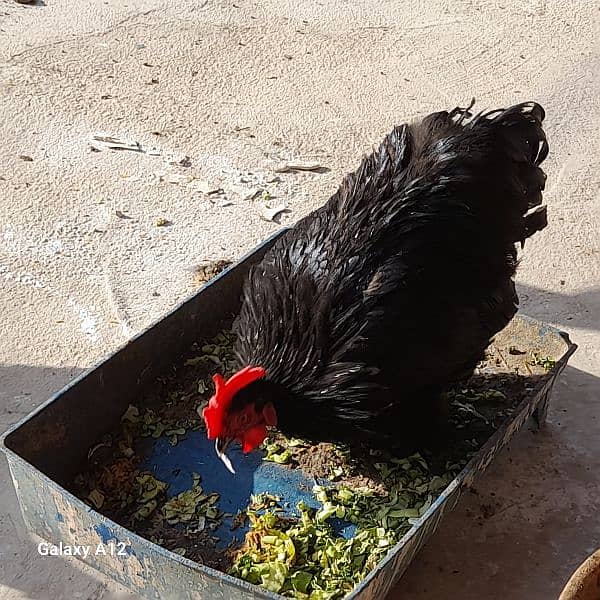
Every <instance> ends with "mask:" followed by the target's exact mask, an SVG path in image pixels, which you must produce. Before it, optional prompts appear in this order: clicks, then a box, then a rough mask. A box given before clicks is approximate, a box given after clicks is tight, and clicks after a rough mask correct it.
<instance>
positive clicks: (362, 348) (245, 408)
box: [205, 103, 548, 450]
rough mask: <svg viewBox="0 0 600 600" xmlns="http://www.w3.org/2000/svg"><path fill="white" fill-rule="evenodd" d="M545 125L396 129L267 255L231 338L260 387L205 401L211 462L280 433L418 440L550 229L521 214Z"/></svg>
mask: <svg viewBox="0 0 600 600" xmlns="http://www.w3.org/2000/svg"><path fill="white" fill-rule="evenodd" d="M543 119H544V110H543V109H542V107H541V106H540V105H539V104H535V103H524V104H519V105H516V106H513V107H512V108H509V109H507V110H494V111H491V112H487V113H482V114H479V115H477V116H472V115H471V113H470V112H469V110H468V109H459V108H457V109H455V110H453V111H451V112H438V113H434V114H431V115H429V116H428V117H426V118H424V119H423V120H422V121H420V122H418V123H415V124H412V125H402V126H399V127H396V128H395V129H394V130H393V131H392V132H391V133H390V134H389V135H388V136H387V137H386V138H385V140H384V141H383V143H382V144H381V145H380V146H379V148H378V149H377V150H376V151H375V152H374V153H373V154H371V155H370V156H368V157H366V158H365V159H364V160H363V162H362V164H361V165H360V167H359V168H358V170H357V171H356V172H355V173H352V174H350V175H348V176H346V177H345V179H344V180H343V182H342V184H341V186H340V188H339V190H338V191H337V193H336V194H335V195H334V196H333V197H332V198H331V199H330V200H329V201H328V202H327V203H326V204H325V205H324V206H323V207H322V208H320V209H318V210H316V211H314V212H313V213H311V214H309V215H308V216H306V217H305V218H304V219H302V220H301V221H299V222H298V223H297V224H296V226H295V227H294V228H293V229H291V230H290V231H288V232H287V233H286V234H285V235H283V236H282V237H281V238H280V239H279V240H278V241H277V243H276V244H275V245H274V246H273V248H272V249H271V250H270V251H269V252H268V253H267V255H266V256H265V258H264V259H263V260H262V262H261V263H260V264H258V265H257V266H255V267H254V268H253V269H252V270H251V273H250V274H249V277H248V279H247V281H246V283H245V286H244V291H243V303H242V307H241V312H240V314H239V317H238V319H237V321H236V323H235V327H234V329H235V332H236V333H237V336H238V341H237V345H236V347H235V350H236V354H237V357H238V359H239V363H240V367H244V366H246V365H252V366H258V367H262V368H263V369H264V372H263V371H257V372H256V373H257V374H255V375H254V376H250V377H249V378H247V379H246V380H244V381H242V382H241V383H240V381H238V384H237V385H234V388H235V389H231V390H230V393H229V396H228V397H227V398H225V399H224V400H223V399H222V398H223V395H222V394H221V396H220V395H219V393H217V394H216V395H215V396H214V397H213V398H212V399H211V405H210V406H211V407H212V408H211V409H209V411H208V413H207V414H205V418H206V420H207V424H208V429H209V437H211V438H220V439H218V442H217V446H218V449H222V448H223V447H224V446H225V445H226V442H227V441H229V440H231V439H238V440H240V441H242V442H243V443H244V447H245V450H249V449H251V448H252V447H255V446H256V445H257V444H258V443H260V441H262V439H263V438H264V433H265V425H267V424H272V423H273V422H275V421H276V422H277V424H278V427H279V429H280V430H281V431H283V432H284V433H286V434H290V435H295V436H299V437H305V438H309V439H312V440H330V441H349V442H354V441H366V442H369V443H372V444H375V445H380V446H382V445H383V446H388V447H399V448H407V447H409V446H412V445H414V444H415V443H416V444H418V443H419V442H421V441H422V438H421V436H422V435H423V431H425V430H427V429H429V430H432V429H433V428H434V427H433V426H434V425H435V424H436V423H437V422H438V421H440V418H441V417H443V412H444V411H443V404H442V403H441V402H440V397H441V396H442V394H441V393H442V392H443V391H444V390H445V389H447V388H448V387H449V386H450V385H451V384H452V383H454V382H457V381H459V380H461V379H463V378H465V377H468V376H469V375H470V374H471V373H472V372H473V369H474V368H475V366H476V364H477V363H478V361H480V360H481V359H482V358H483V356H484V351H485V349H486V347H487V346H488V344H489V343H490V341H491V338H492V337H493V336H494V334H496V333H497V332H498V331H500V330H501V329H502V328H503V327H505V326H506V325H507V323H508V322H509V321H510V319H511V318H512V317H513V315H514V314H515V312H516V309H517V308H516V307H517V303H518V299H517V295H516V293H515V287H514V283H513V279H512V277H513V275H514V273H515V269H516V265H517V251H516V247H515V244H516V243H519V242H520V243H521V244H523V243H524V240H525V239H526V238H527V237H529V236H530V235H532V234H533V233H535V232H536V231H538V230H540V229H543V228H544V227H545V226H546V212H545V207H539V208H538V209H537V210H535V211H530V209H532V208H534V207H536V206H538V205H540V203H541V201H542V190H543V189H544V182H545V175H544V173H543V171H542V170H541V169H540V168H539V165H540V163H541V162H542V161H543V160H544V158H545V157H546V155H547V153H548V145H547V142H546V137H545V134H544V131H543V129H542V121H543ZM220 398H221V399H220ZM217 407H218V410H217ZM266 408H268V411H266ZM273 409H274V411H273ZM211 411H213V414H212V417H211ZM217 413H218V414H217ZM265 415H267V416H268V418H265Z"/></svg>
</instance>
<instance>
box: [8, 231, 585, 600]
mask: <svg viewBox="0 0 600 600" xmlns="http://www.w3.org/2000/svg"><path fill="white" fill-rule="evenodd" d="M288 230H289V228H282V229H280V230H278V231H277V232H275V233H274V234H273V235H271V236H269V237H268V238H266V239H265V240H264V241H263V242H262V243H261V244H259V245H258V246H256V247H254V248H252V249H251V250H250V251H249V252H247V253H245V254H244V255H243V256H242V257H240V258H239V259H238V260H237V261H236V262H235V263H233V264H232V265H230V266H229V267H228V268H227V269H224V270H223V271H222V272H221V273H220V274H219V275H217V276H216V277H215V278H214V279H212V280H211V281H209V282H207V283H206V284H205V285H203V286H202V287H201V288H199V289H198V290H196V291H194V292H192V293H191V294H189V295H188V296H187V297H186V298H185V299H184V300H182V301H181V302H180V303H179V304H178V305H177V306H176V307H174V308H173V309H172V310H171V311H169V312H168V313H166V314H164V315H162V316H160V317H159V318H157V319H156V320H154V321H153V322H152V323H151V324H150V325H149V326H148V327H146V328H145V329H144V330H143V331H141V332H139V333H137V334H136V335H135V336H133V337H132V338H130V339H129V340H127V341H126V342H124V343H123V344H122V345H120V346H119V347H117V348H116V349H115V350H114V351H113V352H111V354H110V355H108V356H107V357H105V358H103V359H101V360H100V361H98V362H97V363H96V364H94V365H93V366H91V367H90V368H88V369H86V370H85V371H84V372H83V373H81V374H80V375H79V376H77V377H76V378H74V379H73V380H72V381H70V382H69V383H68V384H67V385H66V386H64V387H63V388H61V389H60V390H59V391H58V392H56V393H54V394H53V395H52V396H51V397H50V398H49V399H48V400H47V401H45V402H43V403H42V404H41V405H40V406H38V407H37V408H36V409H34V410H33V411H32V412H31V413H29V414H28V415H27V416H25V417H24V418H22V419H20V420H19V421H17V423H15V424H14V425H12V426H11V427H10V428H9V429H8V430H7V431H5V432H4V433H3V434H2V435H0V451H2V452H3V453H4V454H6V455H7V459H8V461H9V464H10V463H11V462H12V461H14V462H17V463H20V464H22V465H28V466H29V467H31V468H33V469H34V470H35V471H36V472H37V469H36V468H35V466H34V465H32V464H31V463H29V462H28V461H26V460H24V459H23V458H22V457H21V456H19V455H18V454H17V453H16V452H14V451H13V450H11V449H10V448H9V447H8V446H7V445H6V439H7V438H8V437H9V436H10V435H11V434H12V433H13V432H14V431H16V430H17V429H19V428H20V427H21V426H22V425H23V424H24V423H26V422H28V421H29V420H31V419H32V418H33V417H35V416H36V415H37V414H38V413H40V412H41V411H43V410H44V409H45V408H46V407H47V406H48V405H50V404H52V403H53V402H54V401H55V400H56V399H57V398H58V397H60V396H61V395H62V394H63V393H64V392H65V391H66V390H68V389H69V388H71V387H72V386H74V385H75V384H77V383H78V382H79V381H81V380H82V379H84V378H85V377H87V376H88V375H89V374H90V373H91V372H92V371H94V370H95V369H97V368H99V367H101V366H102V365H103V364H104V363H106V362H107V361H109V360H110V359H111V357H112V356H113V355H114V354H116V353H118V352H120V351H121V350H123V349H124V348H126V347H127V346H128V345H129V344H131V343H133V342H134V341H135V340H137V339H138V338H140V337H141V336H143V335H145V334H146V332H147V331H148V330H150V329H152V328H153V327H154V326H155V325H156V324H157V323H159V322H160V321H162V320H163V319H165V318H166V317H168V316H169V315H171V314H173V313H175V312H177V311H178V310H179V309H180V308H181V307H182V306H183V305H185V304H186V303H188V302H190V301H192V300H193V298H194V297H195V296H196V295H197V294H199V293H200V292H201V291H202V290H204V289H205V288H206V287H208V286H210V285H212V284H214V283H215V282H216V281H217V280H218V279H220V278H222V277H225V276H227V274H228V273H229V271H231V270H232V269H234V268H235V267H236V266H237V265H238V264H240V263H242V262H244V261H246V260H248V259H250V258H252V256H253V255H254V253H255V252H256V251H257V250H259V249H260V248H262V247H264V246H265V245H268V244H270V243H272V242H273V241H274V240H275V239H277V238H279V237H280V236H281V235H283V234H284V233H285V232H286V231H288ZM517 318H524V319H525V320H527V321H529V322H531V323H536V324H539V325H544V327H545V328H546V329H547V330H548V331H551V332H553V333H554V334H557V335H559V336H560V337H561V338H562V339H563V340H564V341H565V343H566V344H567V350H566V351H565V353H564V354H563V355H562V356H561V358H560V359H559V360H558V361H557V363H556V365H555V366H554V368H553V375H552V377H551V378H550V379H548V380H547V381H546V382H542V383H539V384H538V385H537V386H536V387H535V388H534V390H532V392H531V394H530V396H529V399H525V400H523V402H521V404H520V405H519V407H518V409H517V411H515V415H516V416H515V417H513V418H512V419H510V420H507V421H506V422H505V423H504V424H503V425H502V426H501V427H500V429H498V430H497V431H496V432H495V433H494V435H492V436H491V437H490V438H489V439H488V441H487V442H486V443H485V444H484V445H483V446H482V448H480V450H479V451H478V452H477V453H476V454H475V455H474V456H473V457H472V458H471V460H470V461H469V462H468V463H467V465H466V466H465V467H464V468H463V469H462V471H461V472H460V473H459V474H458V475H457V476H456V478H455V479H454V480H453V481H451V482H450V484H449V485H448V486H447V487H446V488H445V489H444V490H443V491H442V493H441V494H440V495H439V496H438V498H437V499H436V501H435V502H434V503H433V504H432V506H431V507H430V508H429V510H428V511H427V512H426V513H425V515H424V516H423V517H422V518H421V519H420V522H419V523H418V524H417V525H414V526H413V527H412V528H411V529H410V530H409V531H408V532H407V533H406V534H405V535H404V536H403V537H402V538H401V539H400V540H399V541H398V543H397V544H396V545H395V546H394V547H393V548H392V549H391V550H390V551H389V552H388V554H387V555H386V556H385V557H384V558H383V559H382V560H381V561H380V562H379V563H378V564H377V565H376V566H375V568H374V569H373V570H372V571H371V572H370V573H369V575H368V576H367V577H366V578H365V579H364V580H363V581H362V582H361V583H360V584H359V585H358V586H356V587H355V588H354V590H353V591H352V592H351V593H350V594H348V595H346V596H345V600H358V599H359V598H360V597H361V596H363V598H364V597H369V591H370V590H369V587H370V586H371V585H372V584H373V582H374V580H375V578H377V577H378V576H379V575H381V574H382V572H384V571H386V570H387V569H388V567H389V566H390V564H391V563H392V561H394V560H395V559H397V558H398V556H399V554H400V552H401V551H402V549H403V548H405V547H406V546H407V544H408V543H409V542H411V540H412V539H413V538H414V537H415V536H416V535H418V534H419V532H421V531H424V530H425V528H426V527H427V526H428V525H433V526H430V527H427V529H429V530H428V531H427V532H426V534H425V536H424V537H422V538H421V539H420V540H419V541H418V546H417V548H416V550H415V553H416V552H418V551H419V550H420V548H421V547H422V545H423V544H424V542H425V541H426V540H427V539H428V538H429V537H430V536H431V535H433V533H434V532H435V530H436V529H437V524H433V520H434V518H435V517H437V516H440V515H441V514H443V513H444V512H446V510H448V509H450V510H451V509H452V508H454V506H455V505H456V503H457V502H458V500H459V498H460V496H461V495H462V492H463V491H464V490H465V489H467V488H468V487H470V485H471V483H472V482H473V480H474V478H475V476H477V475H478V474H479V473H482V472H483V471H484V470H485V468H486V466H487V464H489V462H490V461H491V460H493V458H494V456H495V455H496V453H497V451H498V450H500V449H501V448H502V447H503V446H505V445H506V444H507V443H508V442H509V441H510V439H511V438H512V437H513V436H514V435H515V434H516V433H517V432H518V431H519V430H520V429H521V428H522V426H523V425H524V423H525V421H526V419H527V417H528V416H531V414H533V413H534V412H535V410H536V408H537V406H538V405H539V404H540V403H541V402H542V397H543V395H544V391H546V393H549V392H550V391H551V390H552V387H553V385H554V381H555V380H556V378H557V377H558V375H560V373H561V372H562V371H563V370H564V368H565V367H566V365H567V362H568V359H569V357H570V356H571V355H572V354H573V353H574V352H575V350H576V349H577V344H575V343H573V342H572V341H571V340H570V337H569V335H568V334H567V333H566V332H564V331H561V330H559V329H557V328H555V327H552V326H550V325H546V324H545V323H542V322H541V321H538V320H537V319H533V318H531V317H528V316H526V315H519V316H518V317H517ZM525 413H527V415H526V416H525V418H523V417H524V415H525ZM520 419H523V420H522V422H521V423H520V425H519V427H517V428H514V429H513V430H512V431H511V427H512V426H513V424H514V423H515V422H517V421H519V420H520ZM486 455H487V456H486ZM484 457H485V458H486V460H485V461H483V460H482V459H484ZM483 462H485V463H486V464H485V465H484V466H483V467H481V464H482V463H483ZM38 474H39V476H40V477H42V478H43V480H45V482H46V484H47V485H49V486H50V487H51V488H54V489H56V490H57V491H59V492H60V493H61V495H63V496H64V497H65V498H66V499H67V500H69V501H70V502H71V503H72V504H73V505H74V506H76V507H77V508H78V509H79V510H83V511H85V512H88V513H90V512H91V513H92V514H93V515H95V516H97V517H98V518H99V519H105V521H106V522H108V523H109V524H110V526H111V527H114V528H115V529H116V530H119V531H123V532H127V535H129V536H130V537H131V539H132V540H135V541H136V542H137V543H139V544H142V545H144V546H147V547H149V548H151V549H152V550H153V551H155V552H157V553H159V554H161V555H163V556H165V557H168V558H169V559H170V560H174V561H176V562H178V563H179V564H181V565H182V566H184V567H186V568H191V569H194V570H197V571H201V572H203V573H204V574H205V575H206V576H207V577H209V578H210V579H214V578H217V579H220V580H224V581H225V582H226V583H227V584H229V585H231V586H233V587H234V588H238V589H241V590H244V591H245V592H249V593H252V594H254V596H255V597H256V598H260V599H264V600H284V596H281V595H280V594H275V593H272V592H269V591H267V590H265V589H264V588H261V587H259V586H255V585H252V584H249V583H247V582H245V581H242V580H239V579H237V578H234V577H232V576H230V575H227V574H226V573H222V572H221V571H217V570H215V569H211V568H210V567H206V566H205V565H201V564H199V563H195V562H193V561H191V560H189V559H186V558H185V557H182V556H180V555H178V554H175V553H173V552H170V551H169V550H167V549H165V548H163V547H162V546H159V545H157V544H154V543H153V542H150V541H149V540H147V539H145V538H143V537H141V536H139V535H137V534H136V533H135V532H133V531H130V530H127V529H125V528H123V527H122V526H120V525H118V524H117V523H115V522H114V521H111V520H110V519H107V518H106V517H105V516H104V515H101V514H100V513H98V512H96V511H94V510H93V509H91V508H90V507H89V506H88V505H87V504H85V503H84V502H83V501H81V500H80V499H79V498H77V497H76V496H74V495H73V494H71V493H70V492H68V491H67V490H66V489H64V488H63V487H61V486H60V485H58V484H57V483H55V482H54V481H53V480H52V479H50V478H49V477H47V476H46V475H44V474H43V473H41V472H38ZM450 503H453V505H452V506H451V507H450V506H449V505H450ZM19 504H20V501H19ZM438 524H439V523H438ZM409 562H410V561H409ZM406 566H407V565H405V566H404V569H405V568H406ZM404 569H402V572H400V573H396V572H394V573H390V585H389V587H391V585H393V582H395V581H397V580H398V579H399V578H400V577H401V575H402V573H403V571H404Z"/></svg>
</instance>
